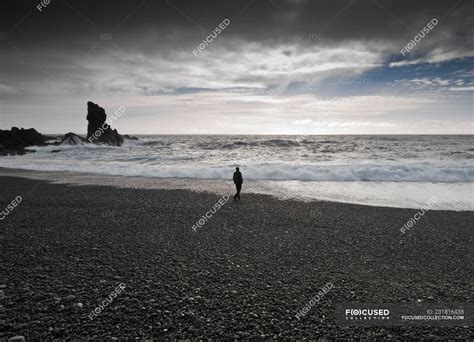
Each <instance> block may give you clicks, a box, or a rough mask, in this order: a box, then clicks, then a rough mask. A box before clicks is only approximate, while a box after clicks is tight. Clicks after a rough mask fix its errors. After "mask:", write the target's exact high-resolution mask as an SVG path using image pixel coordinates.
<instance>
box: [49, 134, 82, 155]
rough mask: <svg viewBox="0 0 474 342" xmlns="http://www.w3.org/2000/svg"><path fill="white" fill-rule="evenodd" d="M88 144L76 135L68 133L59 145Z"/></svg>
mask: <svg viewBox="0 0 474 342" xmlns="http://www.w3.org/2000/svg"><path fill="white" fill-rule="evenodd" d="M88 143H89V142H88V141H87V140H86V139H84V138H83V137H81V136H79V135H77V134H76V133H71V132H69V133H67V134H65V135H64V137H63V138H62V139H61V142H60V143H59V145H83V144H88ZM51 152H52V151H51Z"/></svg>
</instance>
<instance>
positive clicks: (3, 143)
mask: <svg viewBox="0 0 474 342" xmlns="http://www.w3.org/2000/svg"><path fill="white" fill-rule="evenodd" d="M46 140H48V137H46V136H44V135H43V134H41V133H38V131H36V130H35V129H34V128H30V129H23V128H21V129H20V128H18V127H12V129H11V130H10V131H8V130H0V155H10V154H12V155H14V154H25V152H31V151H30V150H26V149H25V148H26V147H28V146H44V145H46Z"/></svg>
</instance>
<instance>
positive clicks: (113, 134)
mask: <svg viewBox="0 0 474 342" xmlns="http://www.w3.org/2000/svg"><path fill="white" fill-rule="evenodd" d="M106 119H107V114H105V110H104V108H102V107H100V106H99V105H97V104H95V103H94V102H91V101H89V102H87V121H88V122H89V124H88V125H87V140H88V141H89V142H91V143H94V144H107V145H115V146H121V145H122V144H123V137H122V136H121V135H120V134H119V133H118V132H117V130H116V129H114V130H113V129H112V128H111V127H110V126H109V124H108V123H107V122H106Z"/></svg>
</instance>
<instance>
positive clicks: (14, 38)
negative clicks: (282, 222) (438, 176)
mask: <svg viewBox="0 0 474 342" xmlns="http://www.w3.org/2000/svg"><path fill="white" fill-rule="evenodd" d="M219 25H220V27H219ZM216 28H219V29H216ZM473 98H474V2H473V1H470V0H444V1H433V0H430V1H428V0H398V1H388V0H324V1H319V0H317V1H316V0H312V1H311V0H227V1H223V0H220V1H207V0H200V1H196V0H168V1H166V0H133V1H132V0H129V1H124V0H101V1H97V0H29V1H26V0H3V1H2V10H1V12H0V129H9V128H10V127H12V126H17V127H25V128H29V127H34V128H36V129H37V130H39V131H40V132H42V133H49V134H64V133H66V132H75V133H79V134H83V133H85V132H86V129H87V122H86V114H87V101H93V102H95V103H97V104H99V105H100V106H102V107H104V108H105V110H106V112H107V113H108V115H109V116H111V115H112V114H113V113H114V112H115V111H117V110H118V109H119V108H121V107H124V108H125V112H124V113H123V114H122V115H121V116H120V117H119V118H117V120H115V121H114V122H112V127H114V128H117V129H118V131H119V132H120V133H129V134H295V135H309V134H473V133H474V125H473V122H474V120H473V116H474V115H473Z"/></svg>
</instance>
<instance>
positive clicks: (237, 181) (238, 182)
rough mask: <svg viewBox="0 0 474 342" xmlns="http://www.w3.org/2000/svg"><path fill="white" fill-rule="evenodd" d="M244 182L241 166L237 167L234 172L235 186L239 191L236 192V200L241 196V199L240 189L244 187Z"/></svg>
mask: <svg viewBox="0 0 474 342" xmlns="http://www.w3.org/2000/svg"><path fill="white" fill-rule="evenodd" d="M243 182H244V179H243V178H242V174H241V173H240V171H239V168H238V167H236V168H235V172H234V184H235V188H236V189H237V192H236V193H235V196H234V201H235V200H237V198H239V201H240V190H241V189H242V183H243Z"/></svg>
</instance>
